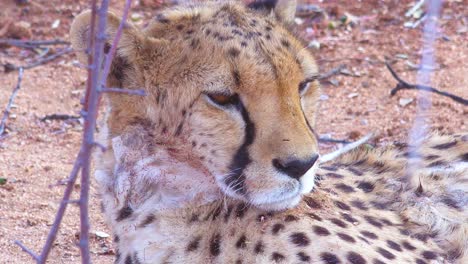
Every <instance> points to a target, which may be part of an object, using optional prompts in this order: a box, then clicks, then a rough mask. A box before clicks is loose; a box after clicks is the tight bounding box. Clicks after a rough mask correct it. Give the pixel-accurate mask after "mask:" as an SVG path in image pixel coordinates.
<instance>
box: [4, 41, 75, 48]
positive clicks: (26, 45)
mask: <svg viewBox="0 0 468 264" xmlns="http://www.w3.org/2000/svg"><path fill="white" fill-rule="evenodd" d="M2 44H3V45H9V46H15V47H20V48H27V49H33V48H41V47H42V46H52V45H70V42H68V41H64V40H61V39H54V40H19V39H0V45H2Z"/></svg>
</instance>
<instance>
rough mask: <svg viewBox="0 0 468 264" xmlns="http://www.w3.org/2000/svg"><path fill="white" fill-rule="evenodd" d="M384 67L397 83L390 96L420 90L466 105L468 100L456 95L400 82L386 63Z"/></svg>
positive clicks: (425, 86)
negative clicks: (399, 92)
mask: <svg viewBox="0 0 468 264" xmlns="http://www.w3.org/2000/svg"><path fill="white" fill-rule="evenodd" d="M385 65H386V66H387V69H388V70H389V71H390V73H391V74H392V76H393V78H395V79H396V80H397V81H398V83H397V85H396V87H395V88H393V89H392V90H391V91H390V95H391V96H394V95H395V94H396V93H397V92H398V91H400V90H422V91H427V92H432V93H436V94H439V95H442V96H446V97H448V98H450V99H452V100H454V101H455V102H457V103H460V104H463V105H468V100H467V99H464V98H462V97H460V96H457V95H454V94H451V93H448V92H444V91H440V90H437V89H436V88H433V87H431V86H427V85H420V84H410V83H407V82H406V81H404V80H402V79H401V78H400V77H399V76H398V75H397V74H396V72H395V71H394V70H393V69H392V67H391V66H390V64H389V63H388V62H385Z"/></svg>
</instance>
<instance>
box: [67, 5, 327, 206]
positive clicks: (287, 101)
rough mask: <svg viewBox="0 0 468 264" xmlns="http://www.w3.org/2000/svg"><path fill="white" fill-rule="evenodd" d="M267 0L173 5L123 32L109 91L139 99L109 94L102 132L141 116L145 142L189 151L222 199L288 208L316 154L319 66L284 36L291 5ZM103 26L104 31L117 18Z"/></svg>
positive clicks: (307, 179)
mask: <svg viewBox="0 0 468 264" xmlns="http://www.w3.org/2000/svg"><path fill="white" fill-rule="evenodd" d="M273 2H276V3H277V5H276V6H272V8H273V9H272V10H268V9H265V8H264V6H263V5H255V6H254V7H258V8H260V9H259V10H253V9H252V8H250V7H245V6H243V5H241V4H238V3H231V2H230V3H226V4H221V5H220V4H219V3H218V4H216V3H214V4H212V6H210V5H209V4H204V5H201V6H193V7H190V8H184V9H177V8H176V9H172V10H167V11H165V12H163V13H162V14H161V15H160V16H158V17H157V19H156V20H154V21H152V22H151V23H150V24H149V26H148V27H146V28H145V29H144V30H143V31H139V30H137V29H136V28H134V27H132V26H131V25H130V26H129V27H127V28H126V29H125V31H124V34H123V36H122V39H121V41H120V43H121V44H120V45H119V49H118V53H117V55H118V56H117V58H116V60H115V63H114V65H113V70H112V73H111V76H110V77H109V80H108V85H112V87H125V88H141V87H143V88H144V89H145V90H146V91H147V93H148V96H146V97H145V98H122V97H116V96H112V97H110V104H111V110H110V114H109V119H108V127H109V130H110V134H112V135H118V134H119V133H121V131H123V130H125V127H126V126H128V125H129V124H130V123H132V122H135V120H141V118H142V117H143V118H144V119H145V120H147V121H149V122H148V123H150V125H148V127H150V128H149V129H151V130H153V131H152V134H153V135H154V137H155V138H154V141H155V142H154V143H156V144H159V145H160V146H162V147H167V148H170V149H172V150H174V149H175V150H177V151H179V152H186V153H190V155H191V156H192V157H194V158H193V159H194V160H196V161H197V162H198V163H200V164H202V166H203V167H204V168H206V169H207V170H208V171H209V173H210V174H211V176H212V178H213V180H214V181H215V182H216V183H217V185H218V186H219V187H220V189H221V190H222V192H223V193H224V194H225V195H227V196H230V197H233V198H236V199H241V200H244V201H246V202H247V203H249V204H252V205H254V206H257V207H259V208H263V209H266V210H282V209H286V208H290V207H293V206H295V205H296V204H297V203H298V202H299V201H300V199H301V195H302V194H304V193H308V192H310V191H311V190H312V188H313V186H314V169H315V167H316V166H317V160H318V157H319V156H318V152H317V140H316V138H315V136H314V132H313V127H314V125H315V122H314V118H315V111H316V108H317V99H318V98H317V97H318V93H319V87H318V81H317V80H316V79H317V76H318V70H317V66H316V64H315V62H314V59H313V57H312V55H311V54H309V52H308V51H307V50H306V49H305V48H304V46H303V44H302V43H301V42H300V41H298V40H297V39H296V38H295V37H294V36H293V35H292V34H291V33H290V32H289V31H288V30H287V24H288V23H290V22H291V21H292V19H293V17H294V11H295V1H273ZM213 6H216V8H213ZM108 21H109V24H110V27H111V30H109V32H110V35H112V32H115V28H116V27H117V25H118V20H117V19H116V18H115V17H113V16H110V19H109V20H108ZM88 23H89V22H88ZM112 27H114V30H112ZM75 31H76V30H75ZM83 31H84V30H80V31H79V32H83ZM71 35H72V37H73V35H78V36H80V34H78V33H75V34H73V29H72V34H71ZM78 38H79V37H78ZM72 39H73V38H72ZM76 42H78V41H74V43H76ZM74 45H75V46H76V44H74ZM137 122H138V121H137Z"/></svg>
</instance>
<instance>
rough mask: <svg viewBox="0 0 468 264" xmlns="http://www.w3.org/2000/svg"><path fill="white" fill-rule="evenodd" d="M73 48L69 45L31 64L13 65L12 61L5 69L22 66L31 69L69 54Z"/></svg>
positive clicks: (13, 69) (14, 69)
mask: <svg viewBox="0 0 468 264" xmlns="http://www.w3.org/2000/svg"><path fill="white" fill-rule="evenodd" d="M72 51H73V50H72V48H71V47H68V48H65V49H63V50H61V51H58V52H57V53H55V54H52V55H50V56H47V57H44V58H41V59H39V60H37V61H35V62H33V63H31V64H26V65H24V66H16V65H13V64H10V63H7V64H5V65H3V66H4V70H5V72H11V71H16V70H18V69H20V68H23V69H31V68H34V67H37V66H39V65H42V64H46V63H48V62H50V61H53V60H55V59H57V58H58V57H60V56H62V55H65V54H68V53H70V52H72Z"/></svg>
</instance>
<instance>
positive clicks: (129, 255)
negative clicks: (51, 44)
mask: <svg viewBox="0 0 468 264" xmlns="http://www.w3.org/2000/svg"><path fill="white" fill-rule="evenodd" d="M295 2H296V1H282V0H279V1H278V2H277V5H276V7H274V8H273V10H251V9H249V8H247V7H245V6H244V5H243V4H240V3H237V2H227V3H226V2H208V3H204V4H194V5H186V6H179V7H174V8H171V9H168V10H165V11H163V12H162V13H161V14H160V15H158V16H157V17H156V18H155V19H154V20H152V21H151V22H150V23H149V24H148V26H147V27H146V28H145V29H143V30H139V29H137V28H136V27H134V26H132V25H128V26H127V27H126V28H125V30H124V32H123V36H122V40H121V42H120V43H119V45H118V49H117V56H116V58H115V60H114V62H113V65H112V70H111V74H110V76H109V78H108V83H107V85H108V86H109V87H122V88H128V89H145V90H146V92H147V94H148V95H147V96H146V97H138V96H125V95H120V94H119V95H115V94H114V95H110V96H108V97H107V98H106V100H107V113H106V118H105V124H104V125H103V127H102V129H101V133H100V137H101V140H102V141H103V143H104V144H105V145H106V146H107V147H108V149H109V150H108V151H106V152H105V153H97V155H96V160H97V162H96V163H97V164H96V179H97V181H98V184H99V186H100V188H101V193H102V199H103V208H104V210H105V215H106V218H107V221H108V223H109V225H110V226H111V227H112V229H113V231H114V234H115V241H116V247H117V249H118V254H117V263H135V264H136V263H275V262H277V263H317V262H323V263H338V262H336V261H335V258H336V260H339V261H341V262H340V263H348V262H349V263H379V262H376V261H377V260H380V261H383V262H393V263H414V262H415V261H418V262H417V263H443V262H451V261H454V262H456V261H464V260H466V250H467V241H466V212H465V208H466V190H467V187H466V182H467V179H466V177H467V175H466V174H467V169H466V150H467V145H468V144H467V143H466V140H463V139H462V138H461V137H458V138H456V139H452V138H451V137H434V138H432V139H430V140H429V141H428V143H426V145H424V146H426V147H424V148H423V149H422V150H421V153H424V154H425V155H426V154H427V155H428V154H430V153H432V152H434V151H435V152H436V153H437V155H439V156H440V157H441V158H440V159H444V162H445V163H440V162H439V163H437V164H435V165H443V166H441V167H440V168H438V167H434V164H431V165H429V164H427V162H426V161H428V159H427V157H426V156H424V157H426V159H423V163H422V166H423V167H424V169H423V170H418V171H408V169H407V167H408V166H407V159H406V158H404V157H400V156H399V155H400V154H401V151H395V150H389V151H380V150H375V151H368V152H366V151H365V150H360V151H357V152H355V153H352V154H349V155H346V156H345V157H343V158H342V159H341V161H339V162H335V163H333V164H330V165H328V166H324V167H322V168H318V169H317V164H315V165H314V166H312V167H311V169H310V170H308V171H307V172H306V173H304V174H303V175H299V177H298V178H297V179H295V178H293V177H292V176H291V177H290V176H287V173H285V172H283V171H281V169H278V166H277V165H275V160H294V159H296V160H307V159H310V157H313V155H315V154H316V152H317V142H316V139H315V136H314V132H313V130H312V128H313V127H314V125H315V122H314V119H315V113H316V110H317V99H318V94H319V87H318V82H317V80H314V78H315V77H316V76H318V69H317V66H316V64H315V62H314V59H313V57H312V55H311V54H309V52H308V51H307V50H306V49H305V48H304V46H303V45H302V43H301V42H300V41H299V40H297V39H296V38H295V37H294V36H293V34H292V33H290V31H289V30H288V24H289V23H290V22H291V21H292V20H293V18H294V12H293V10H294V9H295V5H296V3H295ZM119 23H120V21H119V19H118V18H117V17H116V16H115V15H113V14H109V15H108V27H107V29H106V30H107V31H106V33H107V34H108V36H109V37H110V38H112V37H113V35H114V34H115V31H116V29H117V27H118V25H119ZM89 28H90V13H89V11H88V12H84V13H82V14H81V15H79V16H78V17H77V18H76V19H75V21H74V23H73V25H72V29H71V33H70V36H71V40H72V44H73V47H74V48H75V50H76V51H77V53H78V57H79V59H80V60H81V61H82V62H84V63H85V62H86V56H85V53H84V52H85V50H86V46H87V44H86V43H88V39H89V36H88V35H89V33H88V32H89ZM307 79H309V80H312V82H311V83H310V87H309V89H307V90H306V91H305V92H304V94H302V95H301V94H300V92H299V86H300V85H301V83H303V82H304V81H305V80H307ZM213 94H215V95H219V94H230V95H234V96H232V97H228V98H238V99H239V100H238V101H235V102H236V103H235V104H233V105H230V106H219V105H217V104H216V103H215V102H214V101H212V99H210V97H209V95H211V96H212V95H213ZM236 96H237V97H236ZM211 98H212V97H211ZM448 140H457V142H458V143H457V145H456V147H447V148H443V149H440V148H439V149H436V150H434V149H433V146H434V144H436V143H435V142H436V141H437V142H439V144H442V143H445V142H447V141H448ZM431 151H432V152H431ZM462 155H465V156H462ZM463 157H464V160H463ZM446 166H452V167H453V168H450V167H446ZM437 168H438V170H435V169H437ZM239 169H240V173H238V170H239ZM233 175H234V176H235V177H234V180H232V181H230V180H229V179H231V177H232V176H233ZM434 175H437V177H435V176H434ZM415 178H418V179H420V181H421V186H422V187H421V188H422V189H421V188H418V187H419V181H418V182H417V184H414V182H415ZM436 178H437V180H436ZM314 179H316V180H317V179H318V183H317V184H318V185H319V186H318V187H317V188H315V189H314V191H313V192H312V193H309V191H311V189H312V188H313V187H314ZM415 191H417V192H415ZM288 208H290V209H289V210H286V211H284V210H285V209H288ZM279 211H282V212H279ZM366 232H369V233H366ZM371 233H372V234H371ZM373 236H376V237H375V238H374V237H373ZM460 263H462V262H460Z"/></svg>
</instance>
